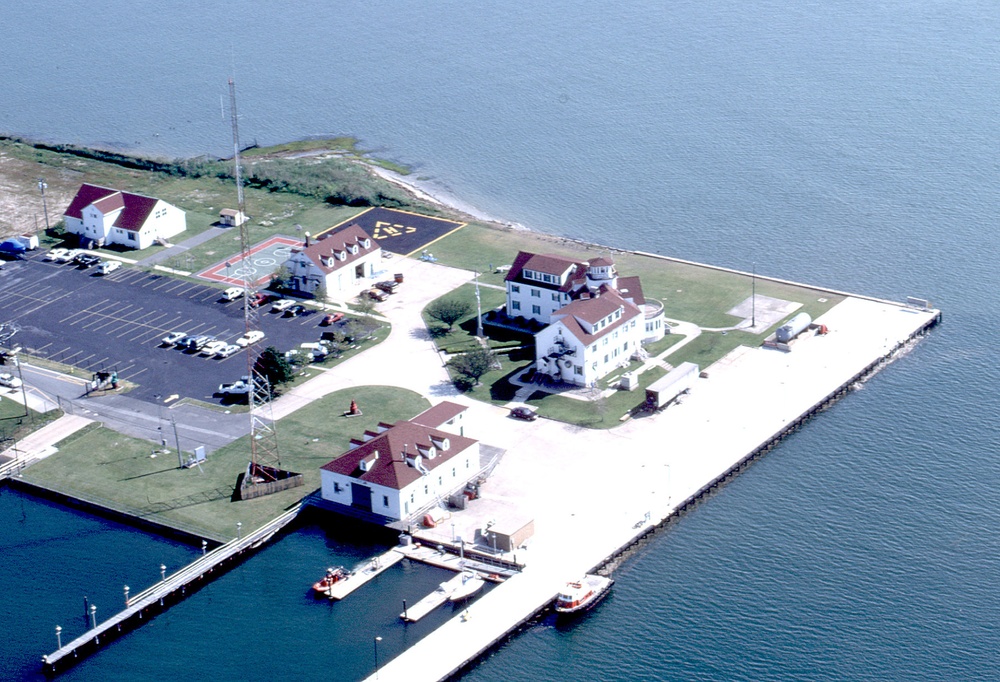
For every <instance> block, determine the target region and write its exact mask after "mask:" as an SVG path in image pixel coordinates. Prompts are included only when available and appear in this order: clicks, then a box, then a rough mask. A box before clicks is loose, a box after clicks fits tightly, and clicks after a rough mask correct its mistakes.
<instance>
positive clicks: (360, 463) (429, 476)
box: [320, 402, 480, 521]
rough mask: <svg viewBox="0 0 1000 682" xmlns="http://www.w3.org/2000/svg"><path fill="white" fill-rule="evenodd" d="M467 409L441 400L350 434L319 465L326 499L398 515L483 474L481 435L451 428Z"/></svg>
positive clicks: (419, 508)
mask: <svg viewBox="0 0 1000 682" xmlns="http://www.w3.org/2000/svg"><path fill="white" fill-rule="evenodd" d="M466 409H467V408H465V407H464V406H462V405H457V404H456V403H449V402H443V403H440V404H439V405H436V406H434V407H432V408H431V409H430V410H427V411H426V412H423V413H422V414H420V415H417V416H416V417H414V418H413V419H411V420H409V421H399V422H396V423H395V424H386V423H380V424H379V425H378V426H377V427H376V429H375V430H374V431H366V432H365V433H364V435H363V436H362V437H361V438H357V439H353V440H351V449H350V450H348V451H347V452H345V453H344V454H342V455H340V456H339V457H337V458H336V459H334V460H332V461H330V462H328V463H326V464H324V465H323V466H322V467H321V468H320V479H321V481H322V487H321V495H322V497H323V499H324V500H326V501H328V502H332V503H335V504H339V505H343V506H345V507H351V508H353V509H357V510H359V511H362V512H366V513H371V514H376V515H378V516H381V517H384V518H387V519H391V520H394V521H398V520H401V519H406V518H409V517H411V516H413V515H415V514H418V513H421V512H422V511H424V510H426V509H427V508H429V507H431V506H434V505H437V504H440V503H441V502H442V501H444V500H446V499H447V498H448V496H449V495H451V494H453V493H456V492H458V491H460V490H462V489H463V488H464V487H465V485H466V483H468V482H469V481H470V480H472V479H473V478H475V477H476V476H478V475H479V471H480V457H479V441H476V440H473V439H471V438H466V437H465V436H462V435H459V434H457V433H453V432H451V431H450V430H448V428H450V427H449V424H448V422H451V426H455V425H456V424H457V423H458V422H459V421H461V418H460V417H461V415H463V414H464V412H465V410H466ZM442 419H443V421H441V420H442ZM421 422H425V423H421ZM437 422H440V423H439V426H442V427H446V428H438V427H437V426H433V425H432V424H435V423H437Z"/></svg>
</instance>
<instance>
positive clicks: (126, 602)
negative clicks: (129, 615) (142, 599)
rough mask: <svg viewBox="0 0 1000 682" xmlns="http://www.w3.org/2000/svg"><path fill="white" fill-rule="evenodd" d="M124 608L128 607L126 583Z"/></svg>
mask: <svg viewBox="0 0 1000 682" xmlns="http://www.w3.org/2000/svg"><path fill="white" fill-rule="evenodd" d="M125 608H128V585H126V586H125Z"/></svg>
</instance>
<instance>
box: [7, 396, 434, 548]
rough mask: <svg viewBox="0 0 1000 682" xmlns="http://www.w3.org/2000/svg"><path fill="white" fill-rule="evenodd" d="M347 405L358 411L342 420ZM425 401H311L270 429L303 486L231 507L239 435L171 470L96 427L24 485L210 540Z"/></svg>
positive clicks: (139, 444)
mask: <svg viewBox="0 0 1000 682" xmlns="http://www.w3.org/2000/svg"><path fill="white" fill-rule="evenodd" d="M351 400H356V401H357V403H358V406H359V407H360V408H361V410H362V411H363V412H364V415H363V416H361V417H352V418H345V417H343V416H342V415H343V413H344V412H345V411H346V410H347V409H348V407H349V406H350V404H351ZM429 406H430V404H429V403H428V402H427V401H426V400H425V399H424V398H422V397H421V396H419V395H418V394H416V393H412V392H410V391H406V390H403V389H399V388H395V387H387V386H360V387H357V388H354V389H351V390H348V391H340V392H338V393H334V394H331V395H329V396H326V397H325V398H323V399H321V400H318V401H316V402H314V403H312V404H310V405H308V406H306V407H304V408H302V409H301V410H298V411H297V412H295V413H293V414H292V415H290V416H288V417H286V418H285V419H282V420H280V421H279V422H278V425H277V436H278V444H279V449H280V456H281V464H282V467H283V468H286V469H289V470H291V471H296V472H299V473H302V474H304V476H305V485H304V486H302V487H299V488H293V489H291V490H286V491H283V492H281V493H277V494H274V495H268V496H266V497H261V498H258V499H255V500H249V501H237V502H234V501H232V494H233V490H234V487H235V485H236V477H237V475H238V474H239V473H240V472H241V471H243V470H244V469H245V467H246V464H247V461H248V458H249V440H248V438H247V437H244V438H241V439H239V440H237V441H235V442H233V443H231V444H230V445H228V446H226V447H224V448H220V449H219V450H217V451H215V452H213V453H212V454H211V455H209V457H208V461H207V462H205V463H204V464H203V465H202V466H201V468H200V469H199V468H197V467H195V468H192V469H181V468H179V467H178V462H177V454H176V452H170V453H167V454H162V453H160V454H157V456H156V457H155V458H154V457H151V454H152V453H153V450H154V448H156V447H157V445H156V444H154V443H151V442H149V441H144V440H139V439H136V438H130V437H128V436H123V435H121V434H119V433H116V432H114V431H111V430H109V429H105V428H94V429H90V430H86V431H84V432H81V433H78V434H74V435H73V436H71V437H70V438H68V439H66V440H64V441H63V442H61V443H59V453H58V454H57V455H54V456H52V457H49V458H48V459H45V460H43V461H41V462H39V463H37V464H35V465H34V466H32V467H30V468H29V469H27V470H26V471H25V476H24V478H25V480H27V481H28V482H29V483H37V484H39V485H43V486H46V487H50V488H53V489H55V490H58V491H61V492H63V493H66V494H70V495H73V496H75V497H80V498H83V499H87V500H91V501H94V502H96V503H98V504H102V505H105V506H109V507H112V508H117V509H120V510H122V511H126V512H130V513H133V514H139V515H142V516H145V517H148V518H150V519H153V520H155V521H158V522H161V523H165V524H167V525H171V526H175V527H178V528H180V529H182V530H187V531H189V532H194V533H196V534H201V535H204V536H205V537H207V538H211V539H214V540H219V541H222V540H227V539H229V538H231V537H233V536H235V535H236V522H237V521H239V522H241V523H242V524H243V527H244V528H245V529H248V530H249V529H252V528H256V527H258V526H260V525H262V524H263V523H265V522H266V521H268V520H269V519H271V518H274V517H275V516H277V515H278V514H280V513H281V512H282V511H283V510H284V509H286V508H288V507H289V506H291V505H293V504H295V503H296V502H297V501H298V500H299V499H301V498H302V497H303V496H304V495H306V494H308V493H310V492H312V491H313V490H315V489H316V488H318V487H319V484H320V476H319V467H320V466H321V465H322V464H324V463H326V462H328V461H329V460H331V459H333V458H334V457H336V456H337V455H339V454H341V453H343V452H344V451H346V450H347V448H348V443H349V441H350V439H351V438H353V437H356V436H360V435H361V434H362V433H363V432H364V431H365V429H370V428H373V427H374V426H375V425H376V424H377V423H378V422H379V421H388V422H393V421H397V420H400V419H409V418H410V417H413V416H414V415H416V414H418V413H419V412H421V411H423V410H425V409H427V408H428V407H429Z"/></svg>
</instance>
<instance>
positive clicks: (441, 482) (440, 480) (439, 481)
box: [438, 476, 444, 485]
mask: <svg viewBox="0 0 1000 682" xmlns="http://www.w3.org/2000/svg"><path fill="white" fill-rule="evenodd" d="M438 485H444V481H443V480H442V477H441V476H438Z"/></svg>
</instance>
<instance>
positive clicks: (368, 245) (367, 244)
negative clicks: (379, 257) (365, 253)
mask: <svg viewBox="0 0 1000 682" xmlns="http://www.w3.org/2000/svg"><path fill="white" fill-rule="evenodd" d="M371 247H372V240H371V239H369V238H368V237H365V238H364V239H362V240H361V248H363V249H370V248H371Z"/></svg>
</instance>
